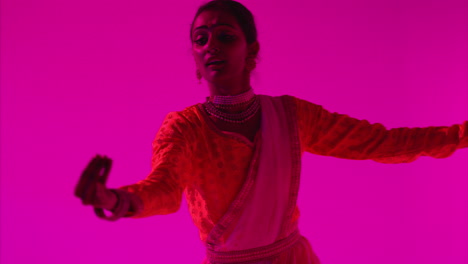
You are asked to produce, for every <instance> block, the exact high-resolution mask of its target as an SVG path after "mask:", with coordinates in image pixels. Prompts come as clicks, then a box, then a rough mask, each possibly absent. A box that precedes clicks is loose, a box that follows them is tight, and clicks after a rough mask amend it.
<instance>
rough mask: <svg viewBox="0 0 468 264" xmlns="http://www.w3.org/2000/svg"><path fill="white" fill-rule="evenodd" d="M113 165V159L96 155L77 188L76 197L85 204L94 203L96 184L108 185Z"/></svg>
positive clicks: (82, 175)
mask: <svg viewBox="0 0 468 264" xmlns="http://www.w3.org/2000/svg"><path fill="white" fill-rule="evenodd" d="M111 164H112V160H111V159H109V158H108V157H106V156H100V155H96V156H95V157H94V158H93V159H92V160H91V162H89V164H88V166H87V167H86V169H85V170H84V171H83V173H82V174H81V177H80V180H79V181H78V184H77V185H76V187H75V196H77V197H78V198H80V199H83V203H84V204H91V203H92V202H93V199H94V196H95V191H96V190H95V188H96V186H95V184H96V182H100V183H102V184H103V185H104V184H105V183H106V181H107V178H108V176H109V172H110V168H111ZM101 172H102V173H101Z"/></svg>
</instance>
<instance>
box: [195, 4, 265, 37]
mask: <svg viewBox="0 0 468 264" xmlns="http://www.w3.org/2000/svg"><path fill="white" fill-rule="evenodd" d="M208 10H209V11H224V12H226V13H229V14H231V15H232V16H234V17H235V18H236V20H237V23H238V24H239V26H240V28H241V29H242V31H243V32H244V35H245V39H246V40H247V44H252V43H254V42H255V41H257V28H256V27H255V21H254V18H253V15H252V13H251V12H250V11H249V10H248V9H247V8H246V7H245V6H244V5H242V4H241V3H239V2H236V1H234V0H213V1H210V2H208V3H206V4H204V5H202V6H200V7H199V8H198V11H197V13H196V14H195V17H194V18H193V21H192V24H191V26H190V40H191V41H193V39H192V29H193V23H194V22H195V19H196V18H197V17H198V15H200V13H202V12H203V11H208Z"/></svg>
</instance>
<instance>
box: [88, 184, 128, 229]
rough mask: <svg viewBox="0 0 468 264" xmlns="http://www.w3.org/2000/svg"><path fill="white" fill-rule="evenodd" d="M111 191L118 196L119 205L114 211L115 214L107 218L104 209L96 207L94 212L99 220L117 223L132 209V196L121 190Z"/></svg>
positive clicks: (117, 204)
mask: <svg viewBox="0 0 468 264" xmlns="http://www.w3.org/2000/svg"><path fill="white" fill-rule="evenodd" d="M110 190H111V191H112V192H113V193H115V195H116V196H117V203H116V205H115V207H114V209H113V214H112V215H111V216H107V215H106V214H105V213H104V210H103V209H102V208H96V207H95V208H94V212H95V213H96V215H97V216H98V217H99V218H102V219H105V220H109V221H116V220H117V219H120V218H122V217H123V216H124V215H125V214H126V213H127V212H128V210H129V209H130V196H129V194H128V193H127V192H126V191H122V190H119V189H110Z"/></svg>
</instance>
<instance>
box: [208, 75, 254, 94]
mask: <svg viewBox="0 0 468 264" xmlns="http://www.w3.org/2000/svg"><path fill="white" fill-rule="evenodd" d="M208 87H209V88H210V95H211V96H214V95H221V96H229V95H238V94H241V93H244V92H246V91H248V90H249V89H250V87H251V86H250V78H249V77H248V76H244V77H242V78H236V79H231V80H228V81H226V82H223V83H210V82H209V83H208Z"/></svg>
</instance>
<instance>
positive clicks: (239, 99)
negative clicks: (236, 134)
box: [203, 88, 260, 124]
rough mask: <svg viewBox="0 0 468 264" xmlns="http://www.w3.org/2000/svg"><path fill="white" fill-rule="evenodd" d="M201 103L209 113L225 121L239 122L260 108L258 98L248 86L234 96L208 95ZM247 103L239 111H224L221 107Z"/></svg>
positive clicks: (232, 106) (225, 107)
mask: <svg viewBox="0 0 468 264" xmlns="http://www.w3.org/2000/svg"><path fill="white" fill-rule="evenodd" d="M203 105H204V106H205V109H206V111H207V112H208V113H209V114H210V115H212V116H214V117H216V118H218V119H221V120H224V121H226V122H230V123H237V124H241V123H245V122H247V121H248V120H250V119H251V118H252V117H254V116H255V114H256V113H257V112H258V110H259V109H260V99H259V98H258V97H257V96H256V95H255V94H254V92H253V90H252V88H250V89H249V90H248V91H246V92H244V93H242V94H238V95H234V96H220V95H214V96H208V97H206V102H205V103H204V104H203ZM247 105H248V107H247V108H245V109H244V110H243V111H241V112H239V113H226V112H224V111H222V109H230V108H235V107H239V106H247Z"/></svg>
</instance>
